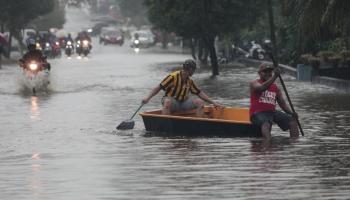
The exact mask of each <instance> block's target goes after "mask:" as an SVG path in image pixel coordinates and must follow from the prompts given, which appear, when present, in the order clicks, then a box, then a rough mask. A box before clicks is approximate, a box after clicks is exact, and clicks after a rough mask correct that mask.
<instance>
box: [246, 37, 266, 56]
mask: <svg viewBox="0 0 350 200" xmlns="http://www.w3.org/2000/svg"><path fill="white" fill-rule="evenodd" d="M249 57H251V58H254V59H258V60H264V59H265V57H266V52H265V50H264V49H263V48H262V47H261V45H260V44H258V43H256V42H255V41H251V47H250V49H249Z"/></svg>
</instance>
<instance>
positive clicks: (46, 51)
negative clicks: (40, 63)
mask: <svg viewBox="0 0 350 200" xmlns="http://www.w3.org/2000/svg"><path fill="white" fill-rule="evenodd" d="M43 54H44V55H45V56H46V57H48V58H51V57H52V47H51V45H50V43H49V42H45V46H44V47H43Z"/></svg>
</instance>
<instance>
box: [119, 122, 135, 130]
mask: <svg viewBox="0 0 350 200" xmlns="http://www.w3.org/2000/svg"><path fill="white" fill-rule="evenodd" d="M134 126H135V122H134V121H133V120H125V121H123V122H122V123H120V124H119V125H118V126H117V129H118V130H128V129H133V128H134Z"/></svg>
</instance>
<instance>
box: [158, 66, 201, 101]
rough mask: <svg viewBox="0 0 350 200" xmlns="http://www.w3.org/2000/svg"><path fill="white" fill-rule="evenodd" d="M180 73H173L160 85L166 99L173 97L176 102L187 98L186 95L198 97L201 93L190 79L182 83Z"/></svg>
mask: <svg viewBox="0 0 350 200" xmlns="http://www.w3.org/2000/svg"><path fill="white" fill-rule="evenodd" d="M181 74H182V71H175V72H173V73H171V74H169V75H168V76H167V77H165V79H164V80H163V81H162V82H161V83H160V87H161V88H162V89H163V90H164V91H165V95H164V96H167V97H174V98H175V99H176V100H178V101H184V100H186V99H187V98H188V93H189V92H191V93H192V94H196V95H198V94H199V93H200V92H201V91H200V90H199V89H198V87H197V86H196V84H195V83H194V82H193V80H192V79H191V78H188V79H187V80H186V81H183V80H182V78H181Z"/></svg>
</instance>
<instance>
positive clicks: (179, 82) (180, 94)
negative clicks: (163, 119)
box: [142, 59, 221, 117]
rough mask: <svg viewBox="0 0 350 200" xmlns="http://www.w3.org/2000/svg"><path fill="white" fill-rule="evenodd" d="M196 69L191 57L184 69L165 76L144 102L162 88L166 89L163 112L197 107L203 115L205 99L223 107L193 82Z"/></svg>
mask: <svg viewBox="0 0 350 200" xmlns="http://www.w3.org/2000/svg"><path fill="white" fill-rule="evenodd" d="M195 70H196V63H195V61H194V60H191V59H189V60H186V61H185V62H184V64H183V69H182V70H179V71H175V72H173V73H171V74H169V75H168V76H167V77H165V78H164V79H163V81H162V82H161V83H160V84H159V85H157V86H156V87H155V88H154V89H153V90H152V92H151V93H150V94H149V95H148V96H147V97H146V98H144V99H142V103H143V104H146V103H148V102H149V100H150V99H151V98H152V97H153V96H155V95H156V94H158V92H159V91H160V90H164V91H165V94H164V96H163V99H162V104H163V109H162V114H166V115H168V114H171V113H174V112H177V111H186V110H191V109H196V114H197V116H199V117H201V116H203V114H204V113H203V107H204V101H206V102H208V103H211V104H213V105H214V106H215V107H221V106H220V105H219V104H217V103H216V102H214V101H213V100H211V99H210V98H209V97H208V95H206V94H205V93H204V92H203V91H201V90H200V89H199V88H198V87H197V86H196V84H195V83H194V82H193V80H192V79H191V76H192V75H193V73H194V72H195ZM189 93H192V94H195V95H197V96H198V97H199V98H198V97H196V98H195V97H192V96H189ZM203 100H204V101H203Z"/></svg>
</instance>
